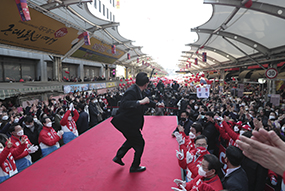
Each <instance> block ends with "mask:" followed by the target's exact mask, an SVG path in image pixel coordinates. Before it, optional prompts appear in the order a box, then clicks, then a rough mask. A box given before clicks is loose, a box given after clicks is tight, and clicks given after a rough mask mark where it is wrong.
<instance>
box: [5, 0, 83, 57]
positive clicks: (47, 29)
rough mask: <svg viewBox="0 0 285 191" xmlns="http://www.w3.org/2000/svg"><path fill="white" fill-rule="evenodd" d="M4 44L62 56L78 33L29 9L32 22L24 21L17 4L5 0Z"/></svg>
mask: <svg viewBox="0 0 285 191" xmlns="http://www.w3.org/2000/svg"><path fill="white" fill-rule="evenodd" d="M0 10H1V11H0V15H1V16H0V23H1V25H0V43H1V44H6V45H11V46H17V47H22V48H27V49H33V50H38V51H43V52H48V53H54V54H59V55H64V54H66V53H67V52H68V51H69V50H70V48H71V47H72V44H71V42H72V41H73V40H74V39H76V38H77V36H78V34H77V32H78V31H77V30H75V29H73V28H68V27H66V26H65V25H64V24H63V23H60V22H58V21H56V20H54V19H52V18H50V17H48V16H46V15H44V14H42V13H40V12H38V11H36V10H34V9H32V8H30V7H29V11H30V16H31V20H30V21H25V22H23V21H21V17H20V15H19V13H18V9H17V5H16V3H15V1H11V0H1V8H0Z"/></svg>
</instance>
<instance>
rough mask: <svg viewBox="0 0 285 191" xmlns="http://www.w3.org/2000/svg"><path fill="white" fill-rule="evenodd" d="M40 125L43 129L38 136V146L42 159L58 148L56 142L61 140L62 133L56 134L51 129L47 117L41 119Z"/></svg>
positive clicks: (50, 123)
mask: <svg viewBox="0 0 285 191" xmlns="http://www.w3.org/2000/svg"><path fill="white" fill-rule="evenodd" d="M41 123H42V124H43V129H42V130H41V132H40V135H39V145H40V148H41V150H42V154H43V157H44V156H46V155H48V154H50V153H51V152H53V151H55V150H56V149H58V148H59V147H60V146H59V143H58V141H59V140H60V139H62V135H63V133H64V132H63V131H62V130H60V131H58V132H56V131H55V130H54V129H53V128H52V122H51V120H50V118H48V117H44V118H42V119H41Z"/></svg>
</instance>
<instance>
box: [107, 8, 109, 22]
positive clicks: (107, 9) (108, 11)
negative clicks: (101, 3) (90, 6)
mask: <svg viewBox="0 0 285 191" xmlns="http://www.w3.org/2000/svg"><path fill="white" fill-rule="evenodd" d="M107 19H109V9H108V8H107Z"/></svg>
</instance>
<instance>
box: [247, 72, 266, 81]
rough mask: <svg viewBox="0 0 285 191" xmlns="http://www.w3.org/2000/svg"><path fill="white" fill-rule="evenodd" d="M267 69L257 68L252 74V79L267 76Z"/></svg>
mask: <svg viewBox="0 0 285 191" xmlns="http://www.w3.org/2000/svg"><path fill="white" fill-rule="evenodd" d="M265 71H266V70H255V71H253V73H252V74H251V76H250V79H251V80H256V79H258V78H266V76H265Z"/></svg>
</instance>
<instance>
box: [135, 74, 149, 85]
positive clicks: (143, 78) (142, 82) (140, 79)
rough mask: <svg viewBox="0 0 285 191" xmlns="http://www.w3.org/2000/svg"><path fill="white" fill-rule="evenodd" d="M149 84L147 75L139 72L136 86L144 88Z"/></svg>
mask: <svg viewBox="0 0 285 191" xmlns="http://www.w3.org/2000/svg"><path fill="white" fill-rule="evenodd" d="M148 82H149V78H148V77H147V73H145V72H139V73H138V74H137V75H136V84H137V85H138V86H143V85H145V84H146V83H148Z"/></svg>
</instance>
